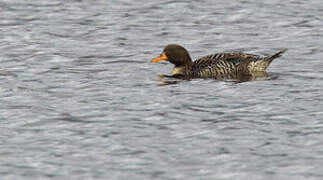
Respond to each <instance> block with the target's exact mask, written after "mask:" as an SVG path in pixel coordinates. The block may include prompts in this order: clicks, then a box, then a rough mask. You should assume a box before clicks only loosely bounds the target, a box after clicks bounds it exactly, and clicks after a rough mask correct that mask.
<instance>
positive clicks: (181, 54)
mask: <svg viewBox="0 0 323 180" xmlns="http://www.w3.org/2000/svg"><path fill="white" fill-rule="evenodd" d="M163 60H165V61H169V62H170V63H172V64H174V65H175V66H191V65H192V59H191V57H190V55H189V54H188V52H187V50H186V49H185V48H183V47H182V46H180V45H177V44H169V45H167V46H166V47H165V48H164V50H163V52H162V53H161V55H160V56H158V57H156V58H154V59H152V60H151V62H153V63H157V62H160V61H163Z"/></svg>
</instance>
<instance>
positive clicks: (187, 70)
mask: <svg viewBox="0 0 323 180" xmlns="http://www.w3.org/2000/svg"><path fill="white" fill-rule="evenodd" d="M191 71H192V62H191V63H188V64H185V65H176V66H175V67H174V68H173V70H172V75H184V76H187V75H190V74H191Z"/></svg>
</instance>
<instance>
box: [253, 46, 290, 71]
mask: <svg viewBox="0 0 323 180" xmlns="http://www.w3.org/2000/svg"><path fill="white" fill-rule="evenodd" d="M286 51H287V49H283V50H281V51H279V52H278V53H275V54H273V55H271V56H268V57H265V58H263V59H261V60H258V61H254V62H252V63H250V64H249V70H250V71H251V72H256V71H265V70H266V69H267V68H268V66H269V65H270V63H271V62H272V61H273V60H274V59H276V58H278V57H280V56H281V55H282V54H283V53H284V52H286Z"/></svg>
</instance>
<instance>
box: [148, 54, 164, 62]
mask: <svg viewBox="0 0 323 180" xmlns="http://www.w3.org/2000/svg"><path fill="white" fill-rule="evenodd" d="M163 60H168V57H167V56H166V54H165V53H162V54H161V55H160V56H158V57H156V58H154V59H152V60H150V62H153V63H158V62H160V61H163Z"/></svg>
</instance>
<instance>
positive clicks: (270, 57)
mask: <svg viewBox="0 0 323 180" xmlns="http://www.w3.org/2000/svg"><path fill="white" fill-rule="evenodd" d="M286 51H287V49H283V50H281V51H279V52H278V53H275V54H273V55H271V56H269V57H267V58H266V61H268V65H269V64H270V63H271V61H273V60H274V59H276V58H278V57H280V56H281V55H282V54H283V53H284V52H286Z"/></svg>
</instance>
